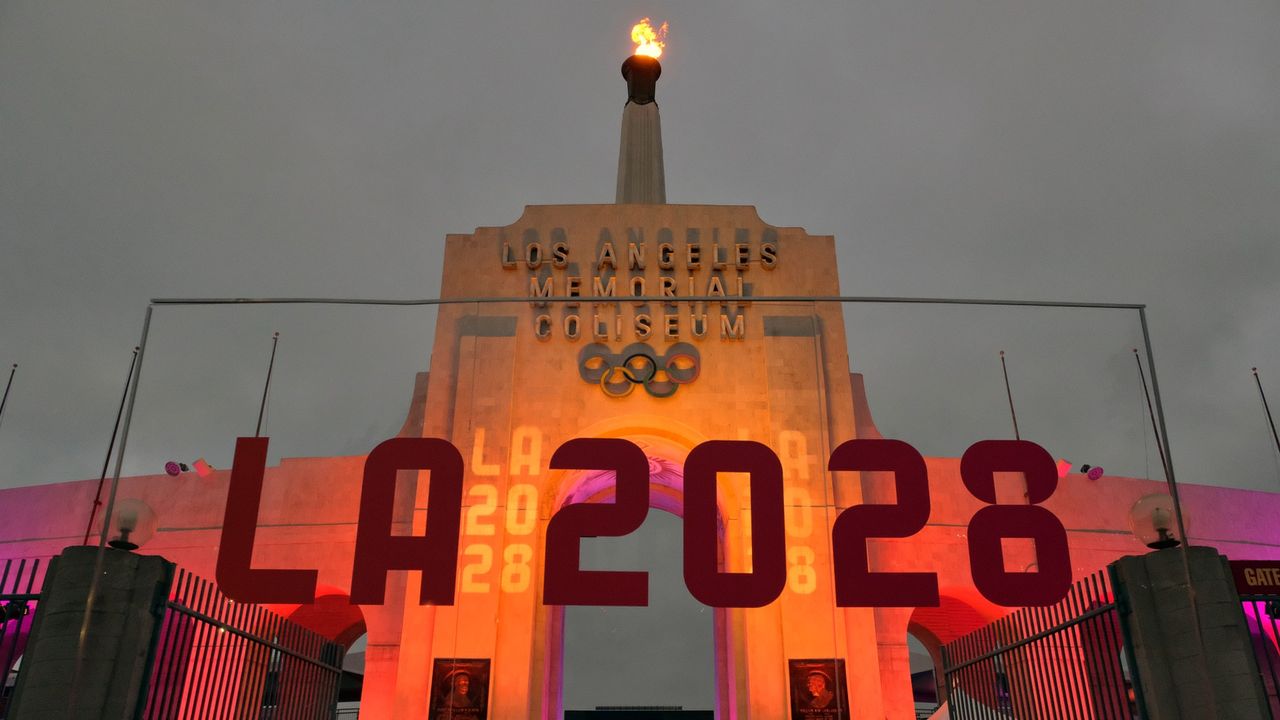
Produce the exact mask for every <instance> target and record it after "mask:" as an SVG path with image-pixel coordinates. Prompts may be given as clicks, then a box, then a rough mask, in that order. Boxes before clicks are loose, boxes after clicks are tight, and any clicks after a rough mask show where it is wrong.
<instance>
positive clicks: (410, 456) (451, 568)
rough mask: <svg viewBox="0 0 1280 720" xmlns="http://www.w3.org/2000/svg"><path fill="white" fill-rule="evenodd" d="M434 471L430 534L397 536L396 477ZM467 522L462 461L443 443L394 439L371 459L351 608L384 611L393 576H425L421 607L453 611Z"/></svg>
mask: <svg viewBox="0 0 1280 720" xmlns="http://www.w3.org/2000/svg"><path fill="white" fill-rule="evenodd" d="M400 470H430V471H431V480H430V486H429V488H428V490H427V529H426V534H425V535H424V536H422V537H417V536H405V535H392V534H391V519H392V511H393V507H394V504H395V494H396V473H397V472H398V471H400ZM461 521H462V455H460V454H459V453H458V450H457V448H455V447H454V446H453V445H451V444H450V443H449V442H448V441H446V440H441V439H439V438H392V439H390V440H386V441H384V442H382V443H380V444H379V445H378V447H376V448H374V449H373V452H371V453H369V458H368V459H367V460H365V463H364V486H363V488H362V489H361V491H360V525H359V527H358V529H357V530H356V557H355V562H354V563H353V568H352V571H351V602H352V603H355V604H359V605H381V604H382V600H383V596H384V595H385V594H386V589H387V571H388V570H421V571H422V592H421V594H420V595H419V599H418V601H419V602H420V603H422V604H424V605H425V604H428V603H430V604H432V605H452V604H453V590H454V583H455V580H456V578H455V575H456V573H457V570H458V526H459V525H460V524H461Z"/></svg>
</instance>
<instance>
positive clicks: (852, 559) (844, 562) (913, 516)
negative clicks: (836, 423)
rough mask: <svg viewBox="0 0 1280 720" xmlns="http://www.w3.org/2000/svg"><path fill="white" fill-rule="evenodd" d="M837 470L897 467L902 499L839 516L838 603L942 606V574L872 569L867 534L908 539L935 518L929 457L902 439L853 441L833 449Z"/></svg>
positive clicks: (835, 538) (835, 544)
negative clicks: (931, 506) (927, 465)
mask: <svg viewBox="0 0 1280 720" xmlns="http://www.w3.org/2000/svg"><path fill="white" fill-rule="evenodd" d="M827 467H828V468H829V469H831V470H859V471H863V472H868V471H870V472H876V471H879V472H892V473H893V479H894V486H895V487H896V488H897V497H898V501H897V502H896V503H894V504H892V505H880V504H874V505H858V506H856V507H851V508H849V509H847V510H845V511H844V512H842V513H840V516H839V517H837V518H836V522H835V527H834V528H833V529H832V532H831V545H832V552H833V560H834V564H835V580H836V605H838V606H840V607H853V606H857V607H894V606H907V607H910V606H916V607H936V606H937V605H938V603H939V600H938V576H937V574H936V573H931V572H870V570H869V567H868V564H867V538H905V537H911V536H912V535H915V534H916V533H917V532H920V529H921V528H923V527H924V525H925V523H926V522H928V521H929V477H928V473H927V471H926V470H925V466H924V458H922V457H920V453H918V452H916V449H915V448H913V447H911V446H910V445H908V444H906V443H904V442H902V441H901V440H850V441H849V442H846V443H843V444H842V445H840V447H837V448H836V449H835V452H833V453H831V462H830V463H829V464H828V465H827Z"/></svg>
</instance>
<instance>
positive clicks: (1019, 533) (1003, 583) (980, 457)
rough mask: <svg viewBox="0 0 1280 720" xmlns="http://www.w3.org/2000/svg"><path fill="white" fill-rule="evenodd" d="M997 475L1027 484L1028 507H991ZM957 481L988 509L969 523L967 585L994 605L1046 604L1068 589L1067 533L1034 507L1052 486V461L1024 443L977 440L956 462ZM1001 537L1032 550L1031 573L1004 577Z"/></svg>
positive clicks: (1044, 511)
mask: <svg viewBox="0 0 1280 720" xmlns="http://www.w3.org/2000/svg"><path fill="white" fill-rule="evenodd" d="M997 472H1020V473H1022V474H1023V476H1024V477H1026V480H1027V502H1028V503H1030V504H1029V505H996V504H995V502H996V487H995V475H994V473H997ZM960 477H961V478H963V479H964V486H965V487H966V488H968V489H969V492H970V493H971V494H972V495H973V496H974V497H976V498H978V499H979V500H981V501H983V502H985V503H991V507H985V508H982V509H981V510H979V511H978V512H976V513H974V515H973V519H972V520H970V521H969V564H970V566H971V567H972V569H973V584H974V585H975V586H977V588H978V592H981V593H982V594H983V595H984V596H985V597H986V598H987V599H988V600H990V601H991V602H993V603H996V604H997V605H1004V606H1007V607H1020V606H1026V605H1052V604H1053V603H1055V602H1057V601H1059V600H1061V599H1062V598H1063V597H1065V596H1066V594H1067V591H1068V590H1070V589H1071V558H1070V556H1069V554H1068V551H1067V531H1066V529H1065V528H1063V527H1062V523H1061V522H1060V521H1059V520H1058V518H1057V517H1056V516H1055V515H1054V514H1053V513H1051V512H1049V510H1047V509H1046V508H1042V507H1039V506H1037V505H1036V503H1040V502H1044V501H1045V500H1047V499H1049V496H1050V495H1052V494H1053V491H1054V490H1056V489H1057V487H1058V472H1057V468H1056V466H1055V465H1054V462H1053V458H1052V457H1050V455H1049V453H1048V452H1046V451H1045V449H1044V448H1042V447H1040V446H1039V445H1036V444H1035V443H1032V442H1027V441H1026V440H983V441H981V442H977V443H974V444H973V445H971V446H970V447H969V449H968V450H965V451H964V455H963V456H962V457H961V458H960ZM1002 538H1030V539H1032V540H1034V541H1035V545H1036V565H1037V568H1038V570H1037V572H1006V571H1005V569H1004V550H1003V548H1001V545H1000V540H1001V539H1002Z"/></svg>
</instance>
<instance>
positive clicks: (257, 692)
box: [141, 569, 344, 720]
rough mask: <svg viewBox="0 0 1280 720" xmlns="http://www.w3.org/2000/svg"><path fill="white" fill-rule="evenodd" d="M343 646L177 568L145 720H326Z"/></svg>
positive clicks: (145, 705) (331, 712)
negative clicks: (232, 597) (231, 596)
mask: <svg viewBox="0 0 1280 720" xmlns="http://www.w3.org/2000/svg"><path fill="white" fill-rule="evenodd" d="M343 652H344V650H343V647H342V646H341V645H339V644H337V643H335V642H333V641H331V640H329V639H328V638H326V637H323V636H321V635H318V634H316V633H314V632H312V631H310V630H307V629H306V628H303V627H301V626H300V625H297V624H295V623H292V622H289V621H288V620H286V619H284V618H283V617H281V616H279V615H276V614H275V613H273V612H270V611H269V610H266V609H264V608H261V607H259V606H257V605H247V604H243V603H236V602H233V601H232V600H230V599H228V598H227V597H226V596H225V595H223V594H222V593H221V591H219V590H218V588H217V587H216V586H215V585H214V584H213V583H211V582H209V581H207V580H204V579H202V578H199V577H196V576H195V575H192V574H191V573H189V572H187V571H185V570H181V569H179V570H178V572H177V574H176V577H175V578H174V582H173V586H172V588H171V589H170V591H169V596H168V599H167V600H166V601H165V607H164V619H163V622H162V623H161V625H160V632H159V633H157V638H156V644H155V649H154V651H153V653H152V655H153V660H152V666H151V674H150V680H149V682H148V684H147V686H146V687H144V688H143V703H142V708H143V713H142V715H141V717H142V718H144V720H185V719H186V718H199V719H200V720H204V719H205V718H229V719H235V720H240V719H242V718H243V719H245V720H268V719H271V720H274V719H276V718H289V719H290V720H294V719H296V720H321V719H324V720H328V719H330V718H333V717H334V709H335V707H336V706H337V702H338V684H339V682H340V680H341V679H342V656H343Z"/></svg>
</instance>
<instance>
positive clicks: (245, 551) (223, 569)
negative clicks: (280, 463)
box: [215, 437, 318, 603]
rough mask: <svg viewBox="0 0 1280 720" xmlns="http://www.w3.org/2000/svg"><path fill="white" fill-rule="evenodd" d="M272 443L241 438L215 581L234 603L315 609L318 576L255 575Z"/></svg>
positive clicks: (261, 572)
mask: <svg viewBox="0 0 1280 720" xmlns="http://www.w3.org/2000/svg"><path fill="white" fill-rule="evenodd" d="M269 442H270V439H269V438H264V437H252V438H250V437H242V438H236V456H235V459H234V460H232V463H231V482H230V484H229V487H228V488H227V507H226V511H225V513H224V514H223V517H222V542H221V543H220V544H219V546H218V567H217V569H216V571H215V576H216V577H217V579H218V585H219V587H221V588H222V592H223V593H224V594H226V596H227V597H229V598H231V599H232V600H239V601H240V602H250V603H310V602H314V601H315V599H316V576H317V574H318V573H317V572H316V571H315V570H255V569H254V568H252V567H249V565H250V563H251V561H252V560H253V542H254V539H255V538H256V537H257V534H258V506H259V505H261V504H262V473H263V470H264V469H265V468H266V464H267V444H268V443H269Z"/></svg>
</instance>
